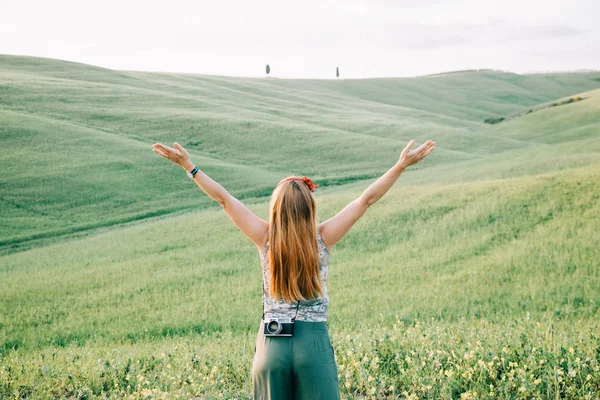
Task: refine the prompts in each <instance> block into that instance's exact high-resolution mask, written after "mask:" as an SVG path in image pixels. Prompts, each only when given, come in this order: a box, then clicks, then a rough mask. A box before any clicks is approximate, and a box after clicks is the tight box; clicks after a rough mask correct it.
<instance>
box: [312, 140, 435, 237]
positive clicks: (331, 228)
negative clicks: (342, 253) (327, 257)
mask: <svg viewBox="0 0 600 400" xmlns="http://www.w3.org/2000/svg"><path fill="white" fill-rule="evenodd" d="M414 143H415V141H414V140H411V141H410V142H409V143H408V145H406V147H405V148H404V150H402V154H401V155H400V158H399V160H398V162H396V164H395V165H394V166H393V167H392V168H390V169H389V170H388V171H387V172H386V173H385V174H383V176H381V177H380V178H379V179H377V180H376V181H375V182H373V183H372V184H371V185H370V186H369V187H368V188H367V189H366V190H365V191H364V192H363V193H362V194H361V195H360V197H359V198H357V199H355V200H353V201H352V202H350V204H348V205H347V206H346V207H344V209H343V210H342V211H340V212H339V213H337V214H336V215H335V216H333V217H331V218H330V219H328V220H327V221H324V222H322V223H321V224H320V225H319V230H320V232H321V238H322V239H323V243H324V244H325V246H326V247H327V248H328V249H331V247H333V245H334V244H336V243H337V242H338V241H339V240H340V239H341V238H342V237H343V236H344V235H345V234H346V233H347V232H348V231H349V230H350V228H351V227H352V225H354V223H355V222H356V221H358V219H359V218H360V217H361V216H362V215H363V214H364V213H365V211H367V208H369V207H370V206H371V205H373V203H375V202H376V201H377V200H379V199H380V198H381V197H382V196H383V195H384V194H385V193H386V192H387V191H388V190H389V188H390V187H392V185H393V184H394V183H395V182H396V180H398V178H399V177H400V175H401V174H402V172H403V171H404V170H405V169H406V168H408V167H410V166H411V165H413V164H416V163H418V162H419V161H421V160H422V159H423V158H425V157H426V156H427V155H428V154H429V153H431V152H432V151H433V150H435V142H434V141H432V140H428V141H427V142H425V143H423V144H422V145H421V146H420V147H418V148H417V149H415V150H411V147H412V145H413V144H414Z"/></svg>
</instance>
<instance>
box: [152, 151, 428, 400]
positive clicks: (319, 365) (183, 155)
mask: <svg viewBox="0 0 600 400" xmlns="http://www.w3.org/2000/svg"><path fill="white" fill-rule="evenodd" d="M413 144H414V140H411V141H410V142H409V143H408V145H407V146H406V147H405V148H404V150H402V153H401V155H400V158H399V160H398V162H397V163H396V164H395V165H394V166H393V167H392V168H391V169H390V170H389V171H387V172H386V173H385V174H384V175H383V176H382V177H380V178H379V179H377V180H376V181H375V182H374V183H372V184H371V185H370V186H369V187H368V188H367V189H366V190H365V191H364V192H363V193H362V195H361V196H360V197H359V198H357V199H355V200H353V201H352V202H350V204H348V205H347V206H346V207H345V208H344V209H343V210H341V211H340V212H339V213H338V214H336V215H335V216H333V217H332V218H330V219H328V220H327V221H325V222H323V223H321V224H318V225H317V205H316V203H315V199H314V197H313V195H312V192H313V191H314V188H316V187H318V185H316V184H314V183H312V181H311V180H310V179H309V178H307V177H305V176H303V177H301V178H300V177H295V176H291V177H288V178H285V179H284V180H282V181H281V182H279V184H278V185H277V187H276V188H275V190H274V191H273V194H272V196H271V202H270V206H269V208H270V209H269V223H267V222H266V221H264V220H263V219H261V218H259V217H257V216H256V215H255V214H254V213H252V212H251V211H250V210H249V209H248V208H246V207H245V206H244V205H243V204H242V203H241V202H240V201H239V200H237V199H236V198H235V197H233V196H231V195H230V194H229V193H228V192H227V191H226V190H225V189H224V188H223V187H222V186H221V185H220V184H218V183H217V182H215V181H213V180H212V179H211V178H210V177H208V176H207V175H206V174H204V173H203V172H202V171H200V170H198V168H197V167H195V166H194V164H193V163H192V162H191V161H190V158H189V155H188V152H187V151H186V150H185V149H184V148H183V147H181V146H180V145H179V143H177V142H175V143H174V146H175V148H172V147H169V146H165V145H163V144H161V143H155V144H154V145H153V146H152V149H153V151H154V152H156V153H158V154H159V155H161V156H163V157H165V158H167V159H169V160H171V161H173V162H174V163H176V164H177V165H179V166H181V167H182V168H183V169H184V170H186V171H187V172H188V176H190V177H191V178H192V179H193V180H194V182H196V184H197V185H198V186H199V187H200V188H201V189H202V190H203V191H204V192H206V194H207V195H209V196H210V197H211V198H213V199H214V200H216V201H217V202H218V203H219V204H221V206H222V207H223V208H224V209H225V212H227V214H228V215H229V217H230V218H231V220H232V221H233V222H234V223H235V225H236V226H237V227H238V228H239V229H240V230H241V231H242V232H243V233H244V234H245V235H246V236H247V237H248V238H249V239H250V240H252V242H253V243H254V244H255V245H256V246H257V248H258V251H259V253H260V260H261V265H262V270H263V321H261V324H260V326H259V330H258V334H257V337H256V347H255V354H254V362H253V364H252V382H253V388H254V398H255V399H306V400H309V399H310V400H314V399H327V400H329V399H339V398H340V394H339V388H338V374H337V364H336V362H335V357H334V352H333V347H332V346H331V341H330V338H329V333H328V325H327V315H328V304H329V297H328V296H327V286H326V285H327V267H328V261H329V255H330V249H331V248H332V247H333V246H334V245H335V244H336V243H337V242H338V241H339V240H340V239H341V238H342V237H343V236H344V235H345V234H346V233H347V232H348V230H350V228H351V227H352V225H353V224H354V223H355V222H356V221H357V220H358V219H359V218H360V217H361V216H362V215H363V214H364V213H365V211H366V210H367V208H368V207H369V206H371V205H372V204H373V203H375V202H376V201H377V200H379V198H381V197H382V196H383V195H384V194H385V193H386V192H387V191H388V189H389V188H390V187H391V186H392V185H393V184H394V182H396V180H397V179H398V178H399V177H400V174H401V173H402V171H404V169H405V168H407V167H409V166H410V165H413V164H416V163H418V162H419V161H421V160H422V159H423V158H425V157H426V156H427V155H428V154H429V153H431V152H432V151H433V150H434V149H435V142H433V141H431V140H428V141H427V142H425V143H424V144H423V145H421V146H420V147H419V148H417V149H415V150H411V148H412V146H413ZM273 320H275V321H277V322H272V321H273ZM265 321H266V322H265ZM279 329H282V330H281V331H279V332H278V330H279Z"/></svg>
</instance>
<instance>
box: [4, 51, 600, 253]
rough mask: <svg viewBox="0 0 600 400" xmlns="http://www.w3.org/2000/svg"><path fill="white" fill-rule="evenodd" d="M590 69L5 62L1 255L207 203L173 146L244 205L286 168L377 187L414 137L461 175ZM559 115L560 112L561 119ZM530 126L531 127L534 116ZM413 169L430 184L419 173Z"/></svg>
mask: <svg viewBox="0 0 600 400" xmlns="http://www.w3.org/2000/svg"><path fill="white" fill-rule="evenodd" d="M597 75H598V74H593V73H585V74H558V75H532V76H521V75H515V74H507V73H499V72H493V71H487V72H471V73H468V72H465V73H456V74H450V75H442V76H433V77H422V78H411V79H370V80H339V81H337V80H335V81H333V80H332V81H324V80H282V79H245V78H229V77H218V76H203V75H184V74H157V73H142V72H119V71H112V70H108V69H103V68H97V67H92V66H88V65H83V64H77V63H70V62H64V61H58V60H49V59H38V58H32V57H18V56H0V94H1V96H0V120H1V121H2V124H0V145H2V146H3V148H5V149H9V150H10V151H7V152H3V154H2V155H0V157H1V158H0V163H1V165H2V167H3V170H4V171H5V173H4V174H3V175H2V177H1V178H0V179H1V181H0V184H1V185H2V188H3V194H2V196H1V202H2V207H1V208H0V210H1V211H0V222H1V226H2V228H0V252H2V253H8V252H11V251H14V250H18V249H25V248H29V247H32V246H36V245H40V244H43V243H45V242H53V241H55V240H61V238H63V237H64V235H66V234H73V233H76V234H80V233H85V232H87V231H89V230H92V229H98V228H101V227H107V226H108V227H110V226H115V225H119V224H123V223H127V222H130V221H136V220H143V219H147V218H149V217H154V216H159V215H165V214H171V213H174V212H185V211H189V210H192V209H195V208H205V207H207V206H210V205H213V201H212V200H210V199H208V198H206V196H203V195H202V194H198V193H197V192H196V191H194V190H190V189H191V188H190V186H186V182H187V183H189V182H188V181H187V177H186V176H185V175H184V174H183V171H182V170H181V169H179V168H178V167H176V166H174V165H168V163H165V160H163V159H162V158H160V157H159V156H157V155H156V154H155V153H153V152H152V151H151V145H152V143H155V142H163V143H167V144H172V143H173V142H174V141H179V142H180V143H181V144H182V145H184V147H186V148H187V149H188V150H189V151H190V153H191V155H192V159H193V160H194V161H195V162H196V163H198V164H199V166H200V167H201V168H203V170H204V171H205V172H206V173H208V174H209V175H210V176H211V177H213V178H215V179H216V180H218V181H219V182H221V183H222V184H223V185H224V186H225V187H226V188H227V189H228V190H230V191H231V192H232V194H234V195H235V196H236V197H238V198H240V199H249V198H252V197H258V198H265V197H266V196H268V195H269V194H270V192H271V190H272V188H273V187H274V185H275V184H276V183H277V182H278V181H279V179H281V177H283V176H287V175H290V174H297V175H308V176H311V177H312V178H313V179H314V180H315V181H318V182H319V183H320V185H321V187H322V188H325V187H326V186H338V185H340V184H345V183H348V182H352V181H357V180H365V179H367V180H368V179H371V180H372V179H374V178H376V177H378V176H380V175H381V174H382V173H383V172H385V171H386V170H387V169H388V168H389V167H390V166H391V165H393V163H394V162H395V161H396V160H397V158H398V156H399V154H400V152H401V150H402V148H404V146H405V145H406V143H408V141H409V140H410V139H413V138H414V139H415V140H416V141H417V145H419V144H420V143H422V142H424V141H425V140H427V139H429V138H433V139H435V140H436V143H437V149H436V157H435V158H431V159H430V160H428V161H427V162H428V163H429V164H428V167H439V169H438V170H443V171H446V170H447V169H448V168H449V167H451V166H452V165H455V164H457V165H458V168H459V169H461V170H464V168H463V167H462V165H468V164H469V162H473V163H474V164H475V165H485V164H486V162H487V156H489V155H491V154H497V153H504V154H506V152H508V151H510V150H513V151H517V150H524V149H525V148H528V147H531V146H532V143H531V141H527V140H522V139H521V137H520V136H518V135H516V134H513V132H514V131H513V130H512V129H511V127H510V126H509V127H505V126H502V127H489V126H488V125H487V124H484V123H483V119H485V117H489V116H491V115H492V116H493V115H505V114H507V113H511V112H516V111H519V110H521V109H522V108H523V107H529V106H531V105H534V104H536V103H538V102H543V101H549V100H551V99H554V98H556V97H560V96H566V95H570V94H573V93H579V92H581V91H584V90H590V89H594V88H597V87H600V82H598V81H597V80H593V78H594V77H597ZM573 107H576V109H577V110H578V112H579V113H588V114H589V115H590V116H591V117H590V121H589V122H590V123H589V126H586V127H579V128H577V129H586V132H588V133H587V135H588V137H592V136H593V132H595V129H596V125H595V124H597V123H598V119H597V118H596V117H595V116H596V115H597V111H598V101H597V99H595V100H594V101H593V102H592V101H587V100H586V101H585V102H582V103H581V104H575V105H573ZM561 108H563V107H561ZM557 111H558V110H557ZM564 112H565V111H564V110H560V111H559V112H558V114H559V115H558V116H557V117H556V118H558V119H561V118H562V119H565V120H569V118H570V117H569V116H567V117H563V116H562V115H563V113H564ZM536 114H538V113H536ZM530 117H532V118H530V119H529V120H530V124H532V125H535V124H537V121H538V119H540V120H542V118H543V116H541V115H531V116H530ZM499 128H501V129H500V131H498V129H499ZM549 129H550V130H551V132H555V133H556V134H557V135H559V136H560V135H561V132H562V127H560V129H555V127H554V125H553V124H550V126H549ZM565 137H566V136H565ZM568 140H571V139H568ZM594 154H596V153H595V150H594ZM499 158H500V159H502V158H504V155H502V154H501V155H500V157H499ZM461 163H466V164H461ZM421 170H423V171H424V172H423V173H425V175H420V173H421ZM411 174H412V175H415V177H416V176H417V175H418V178H416V179H420V180H422V179H429V178H430V177H431V176H432V175H431V174H429V173H428V172H426V171H425V170H424V169H423V166H422V165H418V166H416V167H415V169H414V171H412V172H411ZM435 176H436V177H439V175H437V174H436V175H435ZM454 176H455V175H454ZM443 179H444V180H445V181H448V180H447V179H448V178H447V177H444V178H443ZM452 179H453V178H452Z"/></svg>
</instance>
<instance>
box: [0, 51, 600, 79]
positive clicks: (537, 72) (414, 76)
mask: <svg viewBox="0 0 600 400" xmlns="http://www.w3.org/2000/svg"><path fill="white" fill-rule="evenodd" d="M3 56H13V57H22V58H38V59H44V60H54V61H61V62H65V63H73V64H80V65H85V66H89V67H94V68H101V69H106V70H109V71H116V72H145V73H156V74H179V75H199V76H213V77H222V78H242V79H264V78H274V79H285V80H319V81H330V80H366V79H413V78H425V77H434V76H440V75H450V74H458V73H467V72H500V73H505V74H515V75H543V74H577V73H594V72H600V69H591V68H579V69H575V70H562V71H561V70H546V71H530V72H522V73H520V72H514V71H510V70H503V69H496V68H470V69H462V70H451V71H443V72H434V73H431V74H423V75H412V76H374V77H363V78H338V77H336V78H284V77H277V76H270V75H267V74H265V75H264V76H243V75H218V74H206V73H201V72H175V71H162V70H146V69H113V68H108V67H102V66H99V65H95V64H89V63H85V62H82V61H75V60H67V59H63V58H52V57H43V56H32V55H28V54H11V53H0V57H3ZM266 65H267V64H265V66H266ZM268 65H270V64H268ZM337 68H339V66H338V67H337Z"/></svg>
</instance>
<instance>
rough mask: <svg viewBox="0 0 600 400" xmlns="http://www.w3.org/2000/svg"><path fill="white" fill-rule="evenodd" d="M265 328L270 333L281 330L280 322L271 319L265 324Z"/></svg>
mask: <svg viewBox="0 0 600 400" xmlns="http://www.w3.org/2000/svg"><path fill="white" fill-rule="evenodd" d="M267 330H268V331H269V333H271V334H276V333H279V332H280V331H281V324H280V323H279V321H271V322H269V323H268V324H267Z"/></svg>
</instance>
